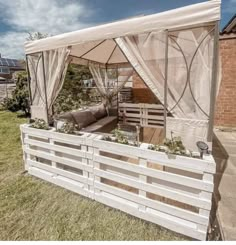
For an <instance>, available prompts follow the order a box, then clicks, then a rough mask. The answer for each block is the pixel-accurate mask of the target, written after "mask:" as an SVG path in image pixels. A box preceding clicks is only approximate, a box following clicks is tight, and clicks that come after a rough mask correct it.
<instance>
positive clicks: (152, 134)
mask: <svg viewBox="0 0 236 245" xmlns="http://www.w3.org/2000/svg"><path fill="white" fill-rule="evenodd" d="M163 139H164V135H163V129H162V128H146V127H145V128H144V129H143V142H145V143H150V144H159V143H161V142H162V140H163Z"/></svg>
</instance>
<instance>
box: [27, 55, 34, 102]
mask: <svg viewBox="0 0 236 245" xmlns="http://www.w3.org/2000/svg"><path fill="white" fill-rule="evenodd" d="M25 59H26V72H27V82H28V90H29V98H30V105H32V103H33V101H32V94H31V78H30V73H29V63H28V55H26V56H25Z"/></svg>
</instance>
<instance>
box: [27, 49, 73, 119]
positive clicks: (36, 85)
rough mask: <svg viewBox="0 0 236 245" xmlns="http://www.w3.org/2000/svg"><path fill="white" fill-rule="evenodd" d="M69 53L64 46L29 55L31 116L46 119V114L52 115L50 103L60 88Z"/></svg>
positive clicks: (51, 103) (68, 60)
mask: <svg viewBox="0 0 236 245" xmlns="http://www.w3.org/2000/svg"><path fill="white" fill-rule="evenodd" d="M69 54H70V49H69V48H67V47H66V48H58V49H55V50H49V51H44V52H43V53H37V54H33V55H29V57H28V67H29V73H30V77H31V83H30V84H31V94H32V106H31V114H32V115H31V117H32V118H42V119H44V120H45V121H47V120H48V116H49V119H50V117H51V116H52V105H53V102H54V101H55V99H56V98H57V95H58V93H59V92H60V90H61V88H62V85H63V82H64V79H65V75H66V71H67V67H68V64H69V62H70V58H69ZM43 65H44V67H43ZM43 68H44V69H43ZM44 71H45V72H44ZM44 80H45V81H44ZM46 102H47V107H46ZM47 114H48V115H47Z"/></svg>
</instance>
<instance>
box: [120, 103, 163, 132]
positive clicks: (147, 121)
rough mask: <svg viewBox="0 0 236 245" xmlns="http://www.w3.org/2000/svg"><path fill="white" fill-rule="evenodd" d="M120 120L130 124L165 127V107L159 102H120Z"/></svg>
mask: <svg viewBox="0 0 236 245" xmlns="http://www.w3.org/2000/svg"><path fill="white" fill-rule="evenodd" d="M119 121H120V122H122V123H124V124H129V125H137V124H139V125H140V126H142V127H151V128H160V127H161V128H163V127H164V107H163V105H157V104H144V103H140V104H133V103H119Z"/></svg>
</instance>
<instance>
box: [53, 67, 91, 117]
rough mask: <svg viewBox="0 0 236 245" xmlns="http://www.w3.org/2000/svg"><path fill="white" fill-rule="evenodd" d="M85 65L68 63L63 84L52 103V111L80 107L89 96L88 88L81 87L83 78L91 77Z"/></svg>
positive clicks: (63, 110)
mask: <svg viewBox="0 0 236 245" xmlns="http://www.w3.org/2000/svg"><path fill="white" fill-rule="evenodd" d="M91 78H92V75H91V73H90V71H89V69H88V67H87V66H82V65H76V64H70V65H69V66H68V69H67V73H66V77H65V81H64V85H63V87H62V90H61V91H60V93H59V95H58V97H57V99H56V101H55V103H54V105H53V108H54V112H55V113H61V112H65V111H70V110H75V109H78V108H80V107H81V105H83V104H84V103H85V102H86V101H89V98H90V89H83V88H84V84H83V80H87V79H91Z"/></svg>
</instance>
